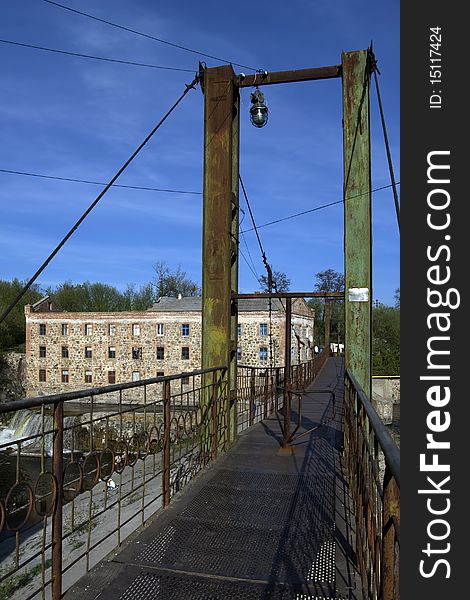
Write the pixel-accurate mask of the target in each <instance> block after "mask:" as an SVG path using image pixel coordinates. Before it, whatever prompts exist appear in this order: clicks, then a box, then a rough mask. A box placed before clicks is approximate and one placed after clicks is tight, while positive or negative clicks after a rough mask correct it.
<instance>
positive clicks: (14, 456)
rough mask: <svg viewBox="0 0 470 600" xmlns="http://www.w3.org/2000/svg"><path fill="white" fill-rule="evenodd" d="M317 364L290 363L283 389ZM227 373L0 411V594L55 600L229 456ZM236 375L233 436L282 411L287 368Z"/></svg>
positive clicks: (17, 404) (306, 378)
mask: <svg viewBox="0 0 470 600" xmlns="http://www.w3.org/2000/svg"><path fill="white" fill-rule="evenodd" d="M323 362H324V360H323V359H322V357H321V355H320V356H318V357H315V359H312V360H310V361H308V362H307V363H302V364H300V365H294V366H292V367H291V371H290V386H291V388H292V387H293V386H294V387H296V388H297V389H303V388H304V387H306V386H307V385H308V384H309V383H310V382H311V381H312V380H313V379H314V377H315V376H316V374H317V373H318V372H319V370H320V367H321V365H322V363H323ZM227 373H228V371H227V368H226V367H218V368H214V369H205V370H198V371H193V372H190V373H181V374H178V375H173V376H166V377H157V378H153V379H146V380H142V381H135V382H129V383H125V384H116V385H109V386H104V387H99V388H89V389H86V390H80V391H75V392H68V393H64V394H56V395H52V396H43V397H37V398H23V399H21V400H16V401H13V402H8V403H4V404H0V417H1V421H2V422H3V424H4V427H3V430H1V429H0V468H1V472H2V477H1V478H0V541H1V545H0V548H1V550H0V560H1V564H0V597H2V596H1V595H2V594H3V596H5V595H6V597H9V598H10V597H12V598H14V597H15V593H18V595H20V596H21V598H22V600H30V599H31V598H33V597H38V598H42V599H45V598H46V597H47V598H49V597H52V599H53V600H59V598H60V597H61V595H62V594H63V592H64V591H65V590H66V589H68V588H69V587H70V586H71V585H72V584H73V583H74V582H75V581H76V580H77V579H78V578H79V577H80V576H82V575H83V574H84V573H85V572H86V571H88V570H89V569H91V568H92V567H93V566H94V565H95V564H96V563H97V562H99V560H101V559H102V558H103V557H104V556H106V555H107V554H108V553H109V552H111V551H112V550H114V549H115V548H116V547H117V546H119V545H120V544H121V543H122V542H123V541H124V539H125V538H126V537H127V536H128V535H130V534H131V533H133V532H134V531H135V530H136V529H137V528H138V527H140V526H143V525H144V524H145V522H146V521H147V520H148V519H149V517H150V516H152V515H153V514H154V513H155V512H156V511H157V510H159V509H160V508H162V507H165V506H167V505H168V504H169V502H170V500H171V497H172V496H173V494H175V493H176V492H178V491H179V490H181V489H182V488H183V487H184V486H185V485H186V483H187V482H188V481H189V480H190V479H192V478H193V477H194V476H195V475H196V474H197V473H198V472H199V471H200V470H201V469H203V468H204V467H205V465H206V464H207V463H208V462H210V461H211V460H215V459H216V458H217V455H218V453H219V452H222V451H225V450H227V449H228V447H229V444H230V441H229V440H230V439H231V436H230V431H229V429H230V413H229V412H228V409H227V407H228V401H227V398H228V381H227ZM237 373H238V375H237V397H236V405H237V432H236V433H239V432H241V431H243V430H244V429H246V428H248V427H250V426H251V425H253V424H254V423H257V422H258V421H261V420H262V419H264V418H266V417H267V416H269V415H270V414H272V413H273V412H274V411H279V410H282V408H283V405H284V401H285V395H284V393H283V391H282V388H283V386H284V384H285V369H284V367H276V368H272V369H270V368H263V367H248V366H241V365H239V366H238V369H237ZM9 416H11V419H10V422H9V423H8V422H7V421H8V417H9ZM5 423H7V424H6V426H5ZM15 432H16V433H15ZM8 434H9V435H10V437H8ZM2 438H3V439H2ZM7 438H8V439H7Z"/></svg>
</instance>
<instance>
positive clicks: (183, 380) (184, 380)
mask: <svg viewBox="0 0 470 600" xmlns="http://www.w3.org/2000/svg"><path fill="white" fill-rule="evenodd" d="M181 384H182V385H189V375H185V376H184V377H181Z"/></svg>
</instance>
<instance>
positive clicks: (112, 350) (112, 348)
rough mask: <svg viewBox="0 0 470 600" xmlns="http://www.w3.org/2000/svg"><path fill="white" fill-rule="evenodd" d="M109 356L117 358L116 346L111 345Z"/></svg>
mask: <svg viewBox="0 0 470 600" xmlns="http://www.w3.org/2000/svg"><path fill="white" fill-rule="evenodd" d="M108 358H116V347H115V346H109V348H108Z"/></svg>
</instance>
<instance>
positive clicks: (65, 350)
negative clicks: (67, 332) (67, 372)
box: [62, 346, 69, 358]
mask: <svg viewBox="0 0 470 600" xmlns="http://www.w3.org/2000/svg"><path fill="white" fill-rule="evenodd" d="M68 357H69V347H68V346H62V358H68Z"/></svg>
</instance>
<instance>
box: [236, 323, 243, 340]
mask: <svg viewBox="0 0 470 600" xmlns="http://www.w3.org/2000/svg"><path fill="white" fill-rule="evenodd" d="M242 332H243V327H242V324H241V323H238V325H237V334H238V337H241V335H242Z"/></svg>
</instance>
